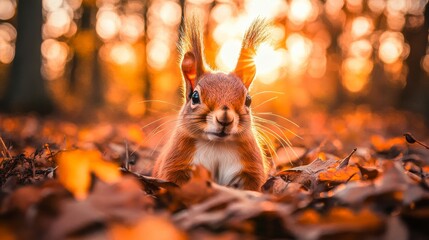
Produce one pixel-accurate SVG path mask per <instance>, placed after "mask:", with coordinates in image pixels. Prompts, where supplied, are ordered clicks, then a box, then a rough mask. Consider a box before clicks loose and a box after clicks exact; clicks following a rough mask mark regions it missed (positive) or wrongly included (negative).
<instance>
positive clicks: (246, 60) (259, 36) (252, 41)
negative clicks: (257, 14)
mask: <svg viewBox="0 0 429 240" xmlns="http://www.w3.org/2000/svg"><path fill="white" fill-rule="evenodd" d="M268 28H269V25H268V23H267V22H266V21H265V20H264V19H256V20H255V21H253V22H252V24H251V25H250V27H249V29H248V30H247V31H246V33H245V34H244V39H243V44H242V46H241V51H240V56H239V57H238V62H237V66H236V67H235V70H234V73H235V74H236V75H237V76H238V77H239V78H240V79H241V80H242V81H243V83H244V86H246V88H249V86H250V84H252V81H253V79H254V78H255V75H256V65H255V60H254V57H255V55H256V49H257V48H258V47H259V45H260V44H261V43H262V42H264V41H266V40H267V39H268V31H267V30H268Z"/></svg>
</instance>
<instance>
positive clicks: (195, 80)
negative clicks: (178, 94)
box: [153, 18, 269, 190]
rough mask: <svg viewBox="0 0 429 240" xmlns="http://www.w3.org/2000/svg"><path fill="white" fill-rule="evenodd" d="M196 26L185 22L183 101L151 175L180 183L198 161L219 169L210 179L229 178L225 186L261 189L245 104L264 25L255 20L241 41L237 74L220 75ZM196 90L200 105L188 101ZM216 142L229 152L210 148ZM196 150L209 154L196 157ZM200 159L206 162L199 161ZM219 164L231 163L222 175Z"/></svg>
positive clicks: (261, 171) (263, 168) (263, 173)
mask: <svg viewBox="0 0 429 240" xmlns="http://www.w3.org/2000/svg"><path fill="white" fill-rule="evenodd" d="M197 23H198V21H196V20H195V18H193V19H191V20H190V21H187V22H186V25H185V32H183V33H182V39H181V51H182V52H181V55H182V61H181V70H182V75H183V79H184V81H185V84H184V86H185V94H184V97H185V99H186V101H185V103H184V105H183V107H182V109H181V111H180V114H179V119H178V123H177V126H176V128H175V130H174V132H173V135H172V137H171V138H170V139H169V141H168V143H167V144H166V145H165V146H164V149H163V150H162V153H161V155H160V156H159V158H158V159H157V161H156V164H155V167H154V171H153V175H154V176H156V177H158V178H162V179H165V180H168V181H172V182H175V183H177V184H179V185H180V184H183V183H184V182H186V181H187V180H188V179H189V178H190V169H191V167H192V165H193V162H197V163H203V164H206V165H207V166H208V167H211V168H212V169H211V170H212V171H221V170H219V169H223V171H224V172H212V175H213V176H217V175H219V174H220V175H222V174H223V178H222V179H224V180H225V179H227V180H230V181H229V183H226V184H225V185H228V186H231V187H237V188H241V189H247V190H260V188H261V186H262V184H263V183H264V181H265V180H266V178H267V166H268V165H269V164H268V162H267V160H266V159H265V157H264V155H263V153H262V150H261V148H260V146H259V143H258V141H257V139H256V137H255V136H254V133H253V131H252V113H251V109H250V107H248V106H246V97H247V96H248V89H249V86H250V84H251V82H252V81H253V78H254V76H255V70H256V68H255V65H254V62H253V56H254V53H255V52H256V48H257V47H258V45H259V44H260V43H261V42H262V41H263V40H265V39H266V37H267V35H266V33H265V27H266V24H265V23H264V22H263V21H261V20H256V21H255V22H254V23H253V24H252V25H251V27H250V28H249V30H248V31H247V32H246V35H245V37H244V40H243V45H242V49H241V54H240V57H239V60H238V63H237V67H236V70H235V71H234V72H232V73H222V72H213V71H212V70H210V69H209V68H208V67H207V66H206V63H205V61H204V56H203V44H202V42H201V34H200V32H201V31H200V27H199V26H198V24H197ZM195 92H196V94H197V95H198V96H199V99H200V102H198V101H197V102H196V103H194V101H193V100H192V99H191V95H192V94H193V93H195ZM219 142H222V143H226V144H221V145H220V146H226V147H221V148H219V149H226V151H228V153H225V154H224V153H222V152H219V153H217V152H216V151H217V149H213V151H211V150H210V148H211V147H213V148H216V147H217V146H219V144H217V143H219ZM201 146H203V150H201V149H202V148H201ZM198 151H204V152H202V153H206V152H208V154H207V156H205V155H204V154H197V152H198ZM200 153H201V152H200ZM223 154H224V155H223ZM201 156H203V157H206V158H207V159H200V158H201ZM222 157H224V159H222ZM196 158H199V159H196ZM222 160H224V161H229V162H227V163H226V164H231V166H230V167H231V169H227V170H226V171H225V166H224V165H222V164H225V162H222ZM221 165H222V166H221ZM219 166H221V167H219ZM226 167H229V165H228V166H226ZM228 170H231V171H228Z"/></svg>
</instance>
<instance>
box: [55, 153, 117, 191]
mask: <svg viewBox="0 0 429 240" xmlns="http://www.w3.org/2000/svg"><path fill="white" fill-rule="evenodd" d="M58 172H59V174H58V175H59V181H60V182H61V183H62V184H63V185H64V187H66V188H67V189H68V190H69V191H70V192H72V193H73V194H74V196H75V197H76V198H77V199H83V198H85V197H86V196H87V193H88V189H89V186H90V183H91V172H93V173H94V174H95V175H97V177H99V178H100V179H101V180H103V181H105V182H108V183H112V182H115V181H117V180H118V179H119V178H120V172H119V170H118V167H117V166H116V165H115V164H113V163H109V162H106V161H104V160H103V158H102V156H101V154H100V153H99V152H98V151H84V150H74V151H67V152H62V153H61V154H60V155H59V157H58Z"/></svg>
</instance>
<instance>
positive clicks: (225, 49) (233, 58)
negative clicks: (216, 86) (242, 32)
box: [216, 39, 241, 72]
mask: <svg viewBox="0 0 429 240" xmlns="http://www.w3.org/2000/svg"><path fill="white" fill-rule="evenodd" d="M240 49H241V41H240V40H237V39H233V40H229V41H227V42H225V43H224V44H222V46H221V48H220V50H219V53H218V54H217V56H216V65H217V67H218V68H219V69H220V70H222V71H225V72H231V71H233V70H234V68H235V66H236V65H237V59H238V55H239V54H240Z"/></svg>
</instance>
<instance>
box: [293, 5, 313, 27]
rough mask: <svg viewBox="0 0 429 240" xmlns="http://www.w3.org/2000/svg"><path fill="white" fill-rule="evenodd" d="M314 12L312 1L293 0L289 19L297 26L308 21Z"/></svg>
mask: <svg viewBox="0 0 429 240" xmlns="http://www.w3.org/2000/svg"><path fill="white" fill-rule="evenodd" d="M312 12H313V5H312V3H311V1H310V0H292V2H291V3H290V6H289V15H288V16H289V19H290V20H291V21H292V22H293V23H295V24H301V23H303V22H304V21H306V20H307V19H308V18H309V17H310V16H311V14H312Z"/></svg>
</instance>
